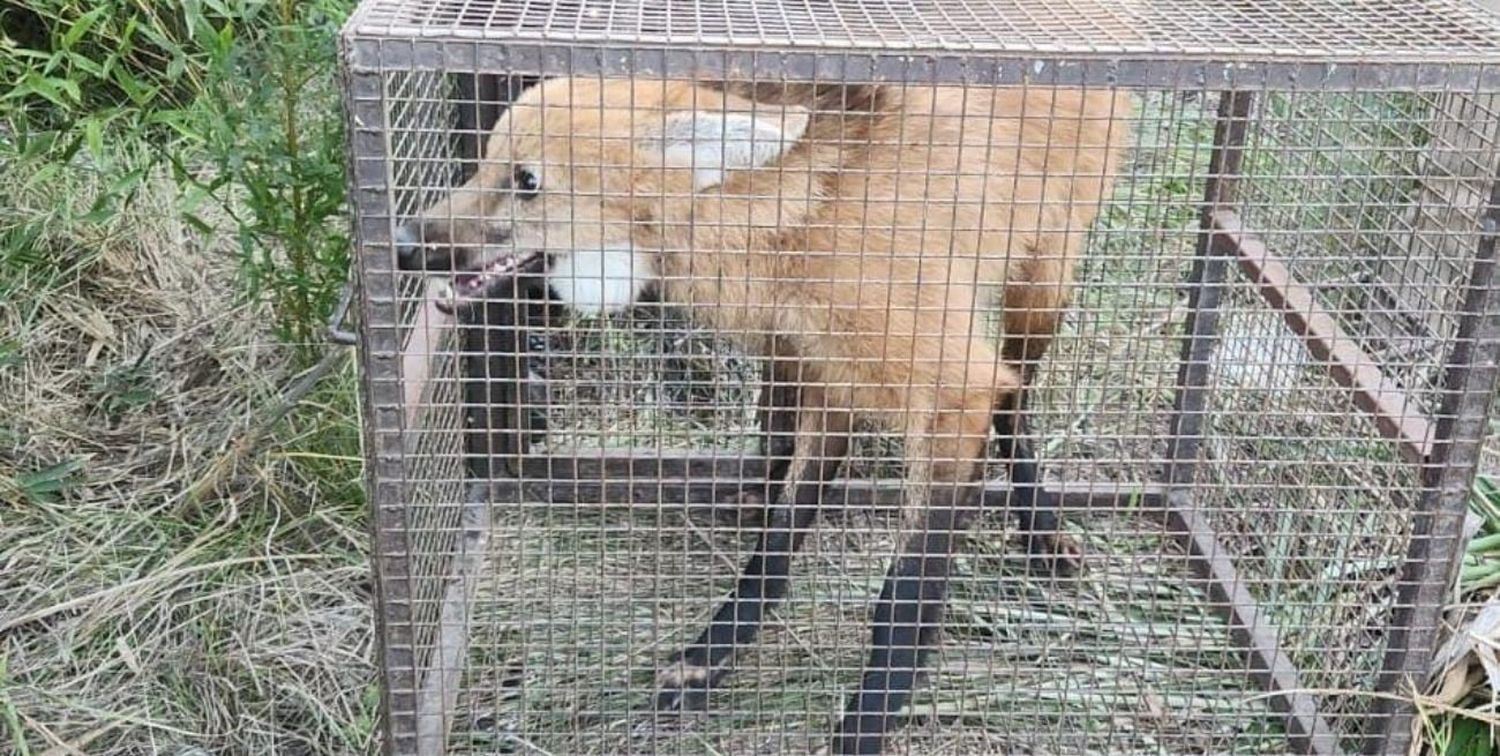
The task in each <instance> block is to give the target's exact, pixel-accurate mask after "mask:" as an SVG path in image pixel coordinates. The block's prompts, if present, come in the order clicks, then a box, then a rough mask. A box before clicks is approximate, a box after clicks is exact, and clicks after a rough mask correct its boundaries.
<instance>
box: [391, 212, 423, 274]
mask: <svg viewBox="0 0 1500 756" xmlns="http://www.w3.org/2000/svg"><path fill="white" fill-rule="evenodd" d="M392 242H393V243H394V244H395V246H396V264H397V265H398V266H400V267H401V269H402V270H411V269H413V268H414V267H416V266H415V265H414V264H413V263H416V262H418V261H419V260H420V259H421V258H419V257H418V255H419V254H421V252H422V235H421V232H420V229H417V230H414V229H413V228H412V224H410V223H403V224H401V225H400V226H397V227H396V236H395V238H394V239H393V240H392Z"/></svg>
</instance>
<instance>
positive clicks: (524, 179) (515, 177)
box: [511, 166, 542, 200]
mask: <svg viewBox="0 0 1500 756" xmlns="http://www.w3.org/2000/svg"><path fill="white" fill-rule="evenodd" d="M511 187H513V188H514V189H515V192H516V194H517V195H519V196H520V198H521V199H523V200H529V199H535V198H536V195H537V192H540V191H541V190H542V182H540V181H538V180H537V178H536V174H535V173H532V172H531V171H530V170H528V169H526V168H522V167H520V166H516V172H515V173H513V174H511Z"/></svg>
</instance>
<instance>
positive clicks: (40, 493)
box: [0, 166, 376, 754]
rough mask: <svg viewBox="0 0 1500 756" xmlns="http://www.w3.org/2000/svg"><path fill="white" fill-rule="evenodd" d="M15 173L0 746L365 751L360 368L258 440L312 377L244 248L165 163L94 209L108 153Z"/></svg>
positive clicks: (2, 402)
mask: <svg viewBox="0 0 1500 756" xmlns="http://www.w3.org/2000/svg"><path fill="white" fill-rule="evenodd" d="M0 175H3V176H4V178H3V179H0V182H3V184H0V233H3V234H5V235H4V236H3V237H0V238H3V239H4V241H5V244H4V246H3V248H0V254H3V255H4V258H3V259H0V291H5V292H6V294H5V295H3V296H0V334H4V335H5V336H4V337H3V341H0V346H3V347H4V349H0V356H3V359H0V481H5V482H6V483H7V484H8V485H7V487H6V488H4V489H0V544H4V546H3V548H0V733H4V734H3V736H0V742H3V743H5V745H0V751H5V752H19V753H28V752H29V753H34V754H37V753H48V754H51V753H59V754H64V753H90V754H98V753H188V752H199V751H197V750H195V749H201V750H202V751H207V752H212V753H271V752H279V753H308V754H312V753H351V752H358V751H361V750H363V749H364V748H365V746H366V745H367V744H368V743H369V742H370V740H371V737H372V732H373V727H372V721H373V717H374V714H375V701H376V698H375V694H374V688H373V687H372V686H373V678H372V674H371V673H372V668H371V663H370V655H371V654H370V651H371V649H370V644H371V623H370V609H369V593H368V590H369V586H368V573H367V570H366V567H365V558H364V552H365V548H366V544H365V541H366V538H365V535H364V530H363V526H362V524H361V523H362V520H363V511H362V509H361V507H362V504H361V498H360V486H359V479H358V471H359V465H358V462H357V455H358V446H357V443H358V441H357V439H358V435H357V432H356V429H357V425H356V423H357V419H356V413H355V412H354V407H353V403H352V392H351V391H350V388H351V387H352V381H353V370H352V367H351V365H350V363H349V361H348V360H347V359H342V360H341V367H340V368H339V369H338V371H337V372H336V374H335V375H334V376H333V377H332V378H330V379H329V380H326V381H324V384H325V386H324V388H322V389H321V390H319V391H317V392H315V394H314V396H313V398H312V399H311V400H310V401H309V402H307V403H305V404H304V405H302V406H301V407H300V408H299V409H298V410H297V411H295V412H294V413H292V414H291V415H289V416H288V417H286V418H285V419H284V420H283V421H282V422H280V423H278V424H276V425H275V427H273V428H271V429H270V432H269V435H268V436H267V437H266V438H265V442H264V443H262V444H259V445H257V446H256V447H255V448H253V449H243V448H242V447H243V444H242V443H241V440H242V439H244V438H246V435H247V433H250V432H252V431H253V430H254V429H255V428H257V427H258V426H259V425H260V424H261V423H262V420H263V419H264V418H266V417H267V416H268V414H269V413H270V412H272V411H273V410H275V409H276V406H277V404H278V402H279V401H280V399H279V393H280V392H281V391H282V390H283V387H284V386H285V385H287V384H288V383H289V382H290V381H291V380H292V379H293V378H294V377H295V376H294V375H293V373H292V370H291V367H290V363H289V361H288V355H287V351H288V350H287V349H286V348H285V347H282V346H278V345H276V344H275V343H274V342H273V341H272V339H271V337H270V336H269V334H268V332H267V330H266V322H267V318H266V317H265V315H266V313H265V312H264V311H263V309H262V308H260V307H258V306H256V305H250V304H244V303H243V302H242V301H241V295H240V293H239V289H238V285H237V283H236V280H237V279H236V265H237V256H236V254H235V252H234V251H233V249H232V248H231V247H230V246H229V244H231V243H232V241H231V240H219V239H210V238H205V237H203V236H201V235H199V234H197V233H195V232H194V231H192V230H191V229H190V228H188V227H186V226H185V225H184V224H182V223H180V222H178V221H177V220H176V218H177V217H178V214H179V213H178V209H177V202H178V198H177V196H176V192H175V190H174V188H173V186H172V185H171V184H170V183H169V182H167V181H165V180H163V181H157V182H152V183H150V184H149V185H148V187H147V189H146V190H145V191H144V192H143V193H142V194H141V195H140V196H139V197H138V198H137V200H136V201H135V202H134V203H133V204H132V205H131V206H129V207H127V208H125V209H124V210H123V211H122V212H120V213H119V214H117V215H116V216H114V217H112V218H110V219H108V220H106V221H105V222H103V223H99V224H91V223H86V222H81V221H79V220H78V215H80V214H82V213H83V212H84V211H85V210H86V209H87V208H88V207H89V203H90V202H91V200H92V197H93V196H94V193H95V192H96V191H97V190H98V188H99V184H100V182H102V181H105V180H106V179H105V178H103V177H100V176H98V175H97V174H95V173H93V172H91V171H90V170H88V169H87V167H86V166H82V167H80V168H79V169H78V170H74V171H68V172H64V173H59V174H56V175H53V176H50V177H35V178H34V177H28V176H18V175H15V174H13V173H10V172H3V171H0ZM20 230H27V231H33V232H38V233H37V234H36V236H35V237H34V238H23V235H22V234H21V233H20ZM195 486H196V487H197V490H198V491H199V492H200V494H201V495H198V496H196V497H195V496H190V495H189V491H190V490H193V489H194V487H195Z"/></svg>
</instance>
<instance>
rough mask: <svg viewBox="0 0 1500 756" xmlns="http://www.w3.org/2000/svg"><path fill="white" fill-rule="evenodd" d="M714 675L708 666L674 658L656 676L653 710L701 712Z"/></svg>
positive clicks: (715, 675)
mask: <svg viewBox="0 0 1500 756" xmlns="http://www.w3.org/2000/svg"><path fill="white" fill-rule="evenodd" d="M717 677H718V675H717V674H716V673H715V670H713V669H710V668H708V667H703V666H699V665H697V664H692V663H690V662H688V661H686V660H683V659H678V660H676V661H673V662H672V664H671V665H670V666H668V667H667V668H665V669H663V670H662V671H661V672H659V673H657V675H656V709H657V711H702V710H703V709H706V708H708V691H709V689H710V688H711V687H713V684H714V682H715V680H716V678H717Z"/></svg>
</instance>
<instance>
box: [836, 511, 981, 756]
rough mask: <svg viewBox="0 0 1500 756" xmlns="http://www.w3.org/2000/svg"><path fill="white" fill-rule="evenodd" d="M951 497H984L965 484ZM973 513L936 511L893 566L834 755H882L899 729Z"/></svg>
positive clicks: (937, 624)
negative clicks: (957, 542) (959, 538)
mask: <svg viewBox="0 0 1500 756" xmlns="http://www.w3.org/2000/svg"><path fill="white" fill-rule="evenodd" d="M954 493H956V495H959V496H963V497H965V499H966V500H967V501H968V502H970V503H972V502H974V501H975V500H976V499H977V497H978V494H979V491H978V490H977V488H976V487H974V486H968V487H966V488H965V490H964V491H962V492H954ZM938 495H939V496H942V495H953V494H950V493H949V492H946V491H945V492H940V493H939V494H938ZM971 512H972V510H968V511H965V510H961V509H959V508H958V507H933V508H931V509H930V510H929V511H928V512H927V515H926V517H925V527H924V528H923V531H922V532H919V533H916V534H914V535H913V536H912V537H910V538H909V539H908V540H907V542H906V543H905V544H904V545H903V547H902V550H901V555H900V556H899V557H898V558H897V560H896V563H895V564H893V565H892V566H891V570H890V572H889V573H888V574H887V575H886V580H885V587H884V588H883V589H882V590H881V593H880V600H879V601H878V602H877V603H876V605H875V619H874V624H873V628H872V629H873V632H872V639H871V651H870V658H869V661H868V662H867V663H866V665H865V673H864V677H863V679H862V680H861V681H860V686H859V691H858V692H857V693H855V694H854V695H853V696H852V697H850V699H849V702H848V705H847V706H846V707H845V708H844V719H843V721H842V722H841V723H840V725H839V730H838V733H837V734H836V735H835V736H834V741H833V750H834V752H836V753H841V754H851V753H880V751H881V747H882V746H883V744H884V741H885V733H886V732H888V731H889V730H890V729H892V728H893V727H894V726H895V721H896V715H898V714H899V713H900V712H901V709H902V708H903V707H905V706H906V703H907V701H908V700H909V699H910V698H911V692H912V688H913V686H915V684H916V680H917V674H918V673H919V672H920V671H921V669H922V668H923V666H924V665H925V664H926V659H927V656H928V654H929V653H930V651H931V650H932V648H933V647H934V646H936V645H937V641H938V632H939V630H940V629H941V627H942V620H943V605H944V601H945V600H946V597H947V591H948V572H949V569H950V566H951V563H952V549H953V542H954V539H955V537H956V535H957V533H958V530H959V529H960V528H961V527H963V525H964V522H963V521H964V520H966V519H967V518H968V516H969V514H970V513H971Z"/></svg>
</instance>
